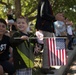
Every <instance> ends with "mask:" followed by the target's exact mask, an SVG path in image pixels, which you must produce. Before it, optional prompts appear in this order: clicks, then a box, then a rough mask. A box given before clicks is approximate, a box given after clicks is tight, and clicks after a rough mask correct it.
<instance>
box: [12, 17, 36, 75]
mask: <svg viewBox="0 0 76 75" xmlns="http://www.w3.org/2000/svg"><path fill="white" fill-rule="evenodd" d="M16 23H17V29H18V31H17V32H15V33H14V34H13V36H12V38H11V44H12V46H13V56H14V57H13V58H14V65H15V68H16V75H32V69H31V68H33V49H34V48H32V47H31V45H32V46H33V45H34V44H31V41H30V39H28V37H29V35H28V33H27V28H28V22H27V20H26V18H25V17H23V16H21V17H19V18H17V20H16ZM34 42H35V41H34ZM34 52H35V51H34Z"/></svg>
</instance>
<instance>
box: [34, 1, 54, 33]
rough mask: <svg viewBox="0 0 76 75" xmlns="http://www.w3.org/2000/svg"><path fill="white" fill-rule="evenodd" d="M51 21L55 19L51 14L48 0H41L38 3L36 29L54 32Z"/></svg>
mask: <svg viewBox="0 0 76 75" xmlns="http://www.w3.org/2000/svg"><path fill="white" fill-rule="evenodd" d="M53 21H55V17H54V16H53V13H52V8H51V5H50V2H49V1H48V0H42V1H41V2H40V3H39V5H38V14H37V20H36V26H35V27H36V29H37V30H43V31H49V32H54V25H53Z"/></svg>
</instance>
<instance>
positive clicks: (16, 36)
mask: <svg viewBox="0 0 76 75" xmlns="http://www.w3.org/2000/svg"><path fill="white" fill-rule="evenodd" d="M20 38H21V36H20V34H19V33H15V34H13V36H12V37H10V43H11V45H12V46H17V45H19V44H21V43H22V42H24V40H22V39H20Z"/></svg>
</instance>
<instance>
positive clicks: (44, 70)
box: [41, 68, 54, 74]
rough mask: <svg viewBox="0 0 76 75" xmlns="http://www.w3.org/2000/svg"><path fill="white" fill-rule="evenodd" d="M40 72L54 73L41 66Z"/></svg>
mask: <svg viewBox="0 0 76 75" xmlns="http://www.w3.org/2000/svg"><path fill="white" fill-rule="evenodd" d="M41 73H43V74H54V72H53V71H52V70H50V69H47V68H41Z"/></svg>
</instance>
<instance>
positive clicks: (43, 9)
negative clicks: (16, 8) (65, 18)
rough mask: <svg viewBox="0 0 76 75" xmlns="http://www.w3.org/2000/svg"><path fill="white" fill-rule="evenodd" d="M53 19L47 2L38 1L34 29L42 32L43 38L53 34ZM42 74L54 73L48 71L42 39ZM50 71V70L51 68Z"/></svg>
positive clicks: (46, 54) (46, 51)
mask: <svg viewBox="0 0 76 75" xmlns="http://www.w3.org/2000/svg"><path fill="white" fill-rule="evenodd" d="M54 21H55V17H54V16H53V12H52V7H51V4H50V2H49V0H40V2H39V4H38V13H37V20H36V25H35V28H36V30H37V31H38V30H39V31H42V33H43V35H44V37H52V36H53V33H54V25H53V22H54ZM42 67H43V72H44V73H54V72H52V71H50V70H49V68H50V66H49V60H48V48H47V43H46V39H44V51H43V66H42ZM51 69H52V68H51Z"/></svg>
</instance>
